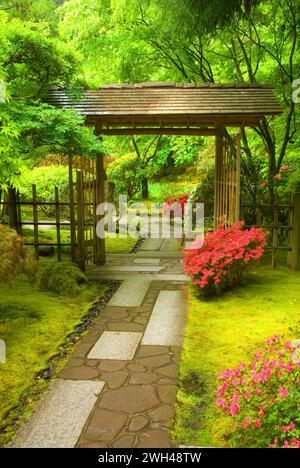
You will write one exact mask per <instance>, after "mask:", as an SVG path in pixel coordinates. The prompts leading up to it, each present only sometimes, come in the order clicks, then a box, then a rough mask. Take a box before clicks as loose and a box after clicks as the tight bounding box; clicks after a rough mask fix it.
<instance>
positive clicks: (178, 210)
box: [163, 193, 190, 216]
mask: <svg viewBox="0 0 300 468" xmlns="http://www.w3.org/2000/svg"><path fill="white" fill-rule="evenodd" d="M189 196H190V194H189V193H182V194H180V195H176V196H175V197H170V198H168V199H167V200H166V201H165V202H164V206H163V210H164V213H167V212H168V210H169V209H170V208H171V206H172V205H173V206H174V215H175V216H182V214H183V213H184V207H185V205H186V203H187V202H188V199H189Z"/></svg>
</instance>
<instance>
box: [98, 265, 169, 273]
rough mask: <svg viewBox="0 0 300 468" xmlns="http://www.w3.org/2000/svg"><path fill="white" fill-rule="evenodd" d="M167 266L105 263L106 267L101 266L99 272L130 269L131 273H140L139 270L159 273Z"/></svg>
mask: <svg viewBox="0 0 300 468" xmlns="http://www.w3.org/2000/svg"><path fill="white" fill-rule="evenodd" d="M164 268H165V267H160V266H153V265H149V266H146V265H139V266H138V265H105V267H101V268H99V273H101V272H103V273H107V272H110V271H111V272H117V273H118V272H119V271H126V272H127V271H128V272H129V273H131V272H134V273H139V272H142V273H144V272H146V273H158V272H160V271H161V270H163V269H164Z"/></svg>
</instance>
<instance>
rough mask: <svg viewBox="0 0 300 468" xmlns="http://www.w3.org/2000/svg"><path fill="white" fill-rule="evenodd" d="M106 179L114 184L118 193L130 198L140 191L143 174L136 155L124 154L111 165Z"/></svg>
mask: <svg viewBox="0 0 300 468" xmlns="http://www.w3.org/2000/svg"><path fill="white" fill-rule="evenodd" d="M107 177H108V179H109V180H111V181H112V182H114V183H115V184H116V188H117V191H118V192H119V193H123V194H125V193H127V195H128V196H129V197H130V198H131V197H133V196H134V195H136V194H137V193H138V192H139V191H140V189H141V182H142V179H143V177H145V173H144V171H143V169H142V167H141V162H140V159H139V157H138V156H137V155H136V154H125V155H124V156H122V157H120V158H118V159H116V160H115V161H114V162H112V163H111V165H110V166H109V168H108V169H107Z"/></svg>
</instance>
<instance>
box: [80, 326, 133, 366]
mask: <svg viewBox="0 0 300 468" xmlns="http://www.w3.org/2000/svg"><path fill="white" fill-rule="evenodd" d="M141 338H142V333H138V332H109V331H106V332H104V333H103V334H102V335H101V338H100V339H99V340H98V341H97V343H96V344H95V346H94V347H93V348H92V350H91V351H90V353H89V355H88V359H115V360H124V361H128V360H130V359H133V357H134V355H135V352H136V349H137V347H138V344H139V342H140V340H141Z"/></svg>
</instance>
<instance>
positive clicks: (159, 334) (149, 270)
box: [14, 239, 188, 448]
mask: <svg viewBox="0 0 300 468" xmlns="http://www.w3.org/2000/svg"><path fill="white" fill-rule="evenodd" d="M180 248H181V241H179V240H177V239H168V240H164V239H147V240H146V241H145V242H144V244H143V245H142V248H141V249H140V250H139V251H138V252H137V253H134V254H123V255H122V254H118V255H117V254H115V255H109V256H108V258H107V265H105V266H103V267H95V266H91V267H89V269H88V271H87V274H88V275H89V277H90V278H91V279H93V280H95V281H97V280H101V279H119V280H122V281H123V282H122V284H121V286H120V287H119V289H118V290H117V292H116V293H115V295H114V296H113V297H112V299H111V301H110V302H109V303H108V305H107V306H106V307H105V309H104V310H103V311H102V312H101V314H100V316H99V317H98V318H96V319H95V321H94V325H93V326H92V328H91V329H90V331H89V332H88V333H87V334H86V335H85V336H84V337H83V338H82V340H81V342H80V344H79V345H78V346H77V348H76V349H75V351H74V353H73V355H72V356H71V358H70V360H69V361H68V363H67V364H66V366H65V367H64V369H63V370H62V371H61V372H60V374H59V376H58V378H57V379H56V380H55V381H54V382H53V383H52V385H51V386H50V388H49V390H48V392H47V393H46V395H45V396H44V397H43V398H42V400H41V401H40V404H39V405H38V407H37V409H36V411H35V413H34V414H33V416H32V417H31V418H30V420H29V421H28V423H27V424H25V426H24V427H23V428H22V429H21V431H20V432H19V434H18V435H17V437H16V439H15V442H14V446H15V447H87V448H88V447H98V448H101V447H103V448H105V447H112V448H113V447H115V448H117V447H119V448H130V447H143V448H147V447H149V448H167V447H173V446H175V445H174V442H173V441H172V439H171V435H170V428H171V427H172V424H173V418H174V404H175V400H176V391H177V378H178V361H179V358H180V353H181V346H182V339H183V334H184V327H185V319H186V282H187V281H188V278H187V277H186V276H185V275H184V271H183V264H182V260H181V258H182V254H181V253H180Z"/></svg>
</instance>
